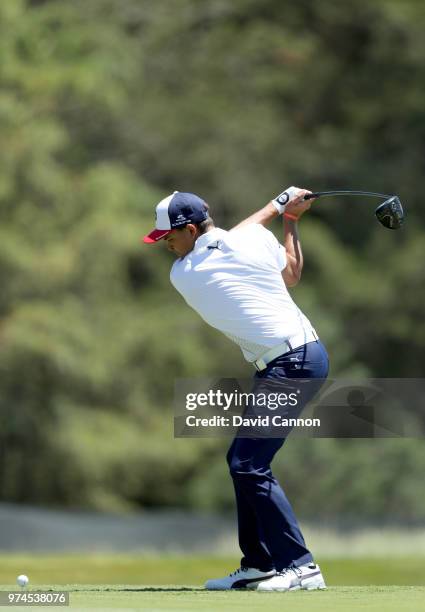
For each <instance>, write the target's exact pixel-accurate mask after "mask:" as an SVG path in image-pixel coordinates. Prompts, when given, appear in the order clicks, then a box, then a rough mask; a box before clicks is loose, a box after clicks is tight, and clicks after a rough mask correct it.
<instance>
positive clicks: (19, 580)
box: [16, 574, 29, 587]
mask: <svg viewBox="0 0 425 612" xmlns="http://www.w3.org/2000/svg"><path fill="white" fill-rule="evenodd" d="M16 582H17V583H18V584H19V586H21V587H24V586H27V584H28V582H29V580H28V576H25V574H21V575H20V576H18V577H17V578H16Z"/></svg>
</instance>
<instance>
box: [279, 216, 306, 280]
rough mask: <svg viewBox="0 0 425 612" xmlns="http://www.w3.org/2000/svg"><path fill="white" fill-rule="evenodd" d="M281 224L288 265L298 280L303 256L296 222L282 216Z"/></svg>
mask: <svg viewBox="0 0 425 612" xmlns="http://www.w3.org/2000/svg"><path fill="white" fill-rule="evenodd" d="M283 225H284V239H283V245H284V247H285V250H286V254H287V256H288V267H290V271H291V273H292V275H293V276H294V277H296V278H297V279H298V280H299V279H300V278H301V272H302V269H303V265H304V258H303V253H302V250H301V242H300V239H299V236H298V228H297V225H298V224H297V222H296V221H292V220H291V219H285V218H284V220H283ZM288 271H289V270H288Z"/></svg>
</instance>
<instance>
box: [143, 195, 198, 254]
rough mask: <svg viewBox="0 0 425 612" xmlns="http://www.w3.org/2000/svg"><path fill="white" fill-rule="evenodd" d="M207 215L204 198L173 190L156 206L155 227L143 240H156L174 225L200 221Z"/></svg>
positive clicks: (163, 236) (166, 233)
mask: <svg viewBox="0 0 425 612" xmlns="http://www.w3.org/2000/svg"><path fill="white" fill-rule="evenodd" d="M207 217H208V207H207V205H206V203H205V202H204V200H202V199H201V198H200V197H199V196H197V195H195V194H194V193H185V192H182V191H175V192H174V193H172V194H171V195H169V196H167V197H166V198H164V199H163V200H161V202H160V203H159V204H158V205H157V207H156V228H155V229H154V230H153V231H152V232H150V234H148V235H147V236H145V237H144V238H143V242H147V243H153V242H158V240H161V238H165V236H168V234H169V233H170V232H171V230H172V229H174V228H176V227H184V226H185V225H187V224H188V223H201V222H202V221H205V219H207Z"/></svg>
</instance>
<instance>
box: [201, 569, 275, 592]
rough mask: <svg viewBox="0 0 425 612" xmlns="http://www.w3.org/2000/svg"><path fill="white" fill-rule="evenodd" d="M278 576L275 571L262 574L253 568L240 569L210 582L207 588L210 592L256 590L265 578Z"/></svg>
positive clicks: (206, 584)
mask: <svg viewBox="0 0 425 612" xmlns="http://www.w3.org/2000/svg"><path fill="white" fill-rule="evenodd" d="M275 574H276V571H275V570H271V571H270V572H261V571H260V570H258V569H255V568H253V567H240V568H239V569H237V570H236V571H235V572H232V573H231V574H229V576H225V577H224V578H216V579H215V580H208V581H207V582H206V583H205V588H206V589H208V590H210V591H228V590H230V589H244V588H247V589H256V588H257V585H258V583H259V582H261V581H262V580H265V578H271V577H272V576H274V575H275Z"/></svg>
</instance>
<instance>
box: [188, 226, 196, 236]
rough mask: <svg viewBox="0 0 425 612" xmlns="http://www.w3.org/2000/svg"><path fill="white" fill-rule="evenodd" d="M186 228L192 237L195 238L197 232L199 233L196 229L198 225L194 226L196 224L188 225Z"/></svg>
mask: <svg viewBox="0 0 425 612" xmlns="http://www.w3.org/2000/svg"><path fill="white" fill-rule="evenodd" d="M186 227H187V229H188V230H189V232H190V233H191V235H192V236H195V234H196V232H197V231H198V228H197V227H196V225H194V223H188V224H187V225H186Z"/></svg>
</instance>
